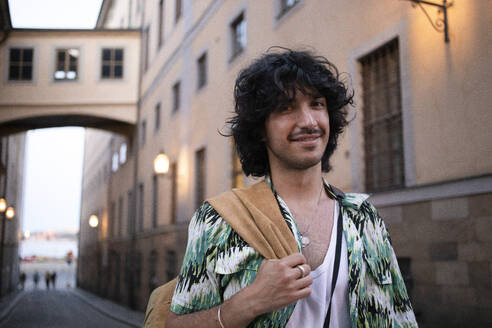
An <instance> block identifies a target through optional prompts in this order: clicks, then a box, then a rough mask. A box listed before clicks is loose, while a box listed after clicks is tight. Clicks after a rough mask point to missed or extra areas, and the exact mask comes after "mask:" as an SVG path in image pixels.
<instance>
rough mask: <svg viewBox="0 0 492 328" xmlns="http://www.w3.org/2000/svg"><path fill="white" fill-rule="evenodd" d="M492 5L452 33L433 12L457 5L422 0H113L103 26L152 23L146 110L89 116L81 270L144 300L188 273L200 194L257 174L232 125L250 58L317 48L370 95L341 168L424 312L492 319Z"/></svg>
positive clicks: (145, 34) (427, 320) (144, 58)
mask: <svg viewBox="0 0 492 328" xmlns="http://www.w3.org/2000/svg"><path fill="white" fill-rule="evenodd" d="M436 3H441V2H439V1H436ZM419 7H421V8H419ZM486 8H487V3H486V1H455V2H454V3H453V4H452V6H450V7H448V8H447V16H448V23H449V26H448V28H449V42H445V40H444V34H443V33H439V32H437V31H435V30H434V29H433V28H432V26H431V24H430V22H429V21H428V18H427V16H426V14H425V13H423V12H422V11H423V10H425V11H427V14H428V16H429V17H431V19H438V18H442V12H437V9H436V8H434V7H431V6H429V5H424V4H421V5H415V6H412V4H411V3H410V2H407V1H393V0H382V1H350V2H347V1H343V0H333V1H308V0H293V1H289V0H275V1H252V0H249V1H248V0H238V1H223V0H203V1H191V0H182V1H181V0H169V1H159V0H156V1H138V0H136V1H103V6H102V9H101V14H100V17H99V21H98V28H103V27H104V28H108V27H111V28H120V29H121V28H127V27H129V28H136V27H138V28H140V31H141V44H142V47H141V52H140V57H139V63H140V74H139V82H138V90H137V92H138V109H137V120H136V124H135V127H134V130H133V133H132V134H131V136H126V137H125V136H122V135H116V134H109V133H103V132H100V131H95V130H87V137H86V155H85V170H84V187H83V188H84V189H83V196H82V197H83V198H82V209H81V229H80V231H81V235H80V240H81V244H80V251H79V254H80V264H81V267H80V270H79V272H78V283H79V285H81V286H83V287H85V288H87V289H90V290H93V291H96V292H98V293H100V294H101V295H104V296H106V297H109V298H111V299H114V300H116V301H118V302H121V303H124V304H127V305H129V306H131V307H133V308H137V309H140V310H144V309H145V306H146V302H147V299H148V296H149V294H150V292H151V291H152V290H153V289H154V288H155V287H156V286H158V285H160V284H162V283H164V282H166V281H168V280H169V279H171V278H172V277H174V276H175V275H176V274H177V272H178V269H179V267H180V265H181V261H182V256H183V253H184V249H185V245H186V235H187V222H188V221H189V219H190V218H191V216H192V215H193V212H194V210H195V209H196V207H197V206H198V205H199V204H200V203H201V202H202V201H203V200H204V199H206V198H207V197H211V196H213V195H215V194H218V193H220V192H222V191H225V190H227V189H229V188H230V187H231V186H236V185H240V184H242V183H246V184H248V183H251V181H252V180H251V179H248V178H246V177H243V176H242V174H241V173H240V170H239V167H238V165H237V159H236V157H235V155H234V151H233V149H232V146H231V142H230V140H228V139H227V138H224V137H222V136H220V134H219V133H218V132H217V131H223V129H224V122H225V120H226V119H227V118H228V117H230V115H231V111H232V108H233V103H232V89H233V84H234V80H235V77H236V75H237V73H238V71H239V70H240V69H241V68H242V67H245V66H246V65H247V64H248V63H250V62H251V60H252V59H253V58H255V57H257V56H258V55H260V54H262V53H264V52H265V51H267V50H268V49H269V47H271V46H282V47H288V48H295V49H314V50H315V51H316V53H318V54H322V55H324V56H326V57H328V59H330V60H331V61H332V62H334V63H335V64H336V65H337V66H338V68H339V70H340V71H341V72H346V73H347V74H345V75H344V76H345V79H346V81H347V83H349V84H350V85H351V86H352V87H353V89H354V91H355V100H356V101H355V107H354V108H351V109H350V115H351V118H352V122H351V124H350V126H349V127H348V128H347V131H346V132H345V133H344V134H343V135H342V137H341V140H340V145H339V149H338V150H337V151H336V153H335V155H334V157H333V161H332V163H333V167H334V169H333V171H332V172H330V173H329V174H327V179H328V181H329V182H330V183H332V184H334V185H335V186H337V187H339V188H340V189H342V190H345V191H352V192H368V193H371V194H372V196H371V198H370V200H372V203H373V204H375V205H376V206H377V208H378V209H379V210H380V212H381V214H382V216H383V218H384V219H385V222H386V224H387V226H388V229H389V232H390V235H391V237H392V240H393V244H394V247H395V250H396V252H397V255H398V257H399V261H400V267H401V269H402V272H403V274H404V275H405V278H406V281H407V284H408V287H409V290H410V293H411V295H412V300H413V304H414V307H415V311H416V314H417V318H418V321H419V323H421V325H422V326H425V327H441V326H446V327H460V326H467V327H483V326H488V325H490V324H491V323H492V315H491V313H492V311H491V310H492V304H491V302H490V297H487V296H488V295H490V294H491V292H492V286H491V284H492V255H491V254H492V243H491V240H490V236H491V235H492V223H491V222H492V205H491V204H492V156H491V155H492V144H491V143H490V142H488V140H490V139H491V137H492V134H491V132H490V131H491V127H492V114H491V112H490V110H489V102H488V97H487V94H488V90H489V89H490V87H491V86H492V71H491V67H492V65H490V58H489V57H490V56H489V55H488V54H489V52H490V44H492V43H491V42H490V41H491V35H490V33H487V26H488V22H489V21H490V19H491V11H490V10H487V9H486ZM160 153H165V154H166V155H167V156H168V157H169V159H170V164H171V165H170V170H169V173H168V174H166V175H159V174H157V173H155V172H154V169H153V161H154V159H155V158H156V156H157V155H158V154H160ZM92 214H97V215H98V217H99V218H100V225H99V226H98V227H97V228H95V229H93V228H89V227H88V225H87V220H88V218H89V216H90V215H92Z"/></svg>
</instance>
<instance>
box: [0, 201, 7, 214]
mask: <svg viewBox="0 0 492 328" xmlns="http://www.w3.org/2000/svg"><path fill="white" fill-rule="evenodd" d="M5 210H7V201H6V200H5V198H0V213H3V212H5Z"/></svg>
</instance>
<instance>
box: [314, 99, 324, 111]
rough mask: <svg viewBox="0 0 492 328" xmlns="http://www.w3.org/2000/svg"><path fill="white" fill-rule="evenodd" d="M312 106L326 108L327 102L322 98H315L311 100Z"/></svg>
mask: <svg viewBox="0 0 492 328" xmlns="http://www.w3.org/2000/svg"><path fill="white" fill-rule="evenodd" d="M311 106H312V107H315V108H319V109H322V108H325V107H326V105H325V102H324V101H323V100H321V99H315V100H313V101H312V102H311Z"/></svg>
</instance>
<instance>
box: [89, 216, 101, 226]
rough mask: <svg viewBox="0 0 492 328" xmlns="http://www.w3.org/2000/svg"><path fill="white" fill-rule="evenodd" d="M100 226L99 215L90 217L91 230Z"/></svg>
mask: <svg viewBox="0 0 492 328" xmlns="http://www.w3.org/2000/svg"><path fill="white" fill-rule="evenodd" d="M98 225H99V219H98V217H97V215H95V214H92V215H91V216H90V217H89V226H90V227H91V228H97V226H98Z"/></svg>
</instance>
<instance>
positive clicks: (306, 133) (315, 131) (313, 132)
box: [287, 128, 325, 141]
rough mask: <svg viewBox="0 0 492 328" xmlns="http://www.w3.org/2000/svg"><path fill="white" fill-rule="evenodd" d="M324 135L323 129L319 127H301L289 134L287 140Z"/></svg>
mask: <svg viewBox="0 0 492 328" xmlns="http://www.w3.org/2000/svg"><path fill="white" fill-rule="evenodd" d="M324 135H325V131H323V130H321V129H320V128H302V129H300V130H299V131H296V132H293V133H291V134H289V136H288V137H287V140H290V141H293V140H296V139H298V138H305V137H322V136H324Z"/></svg>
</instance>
